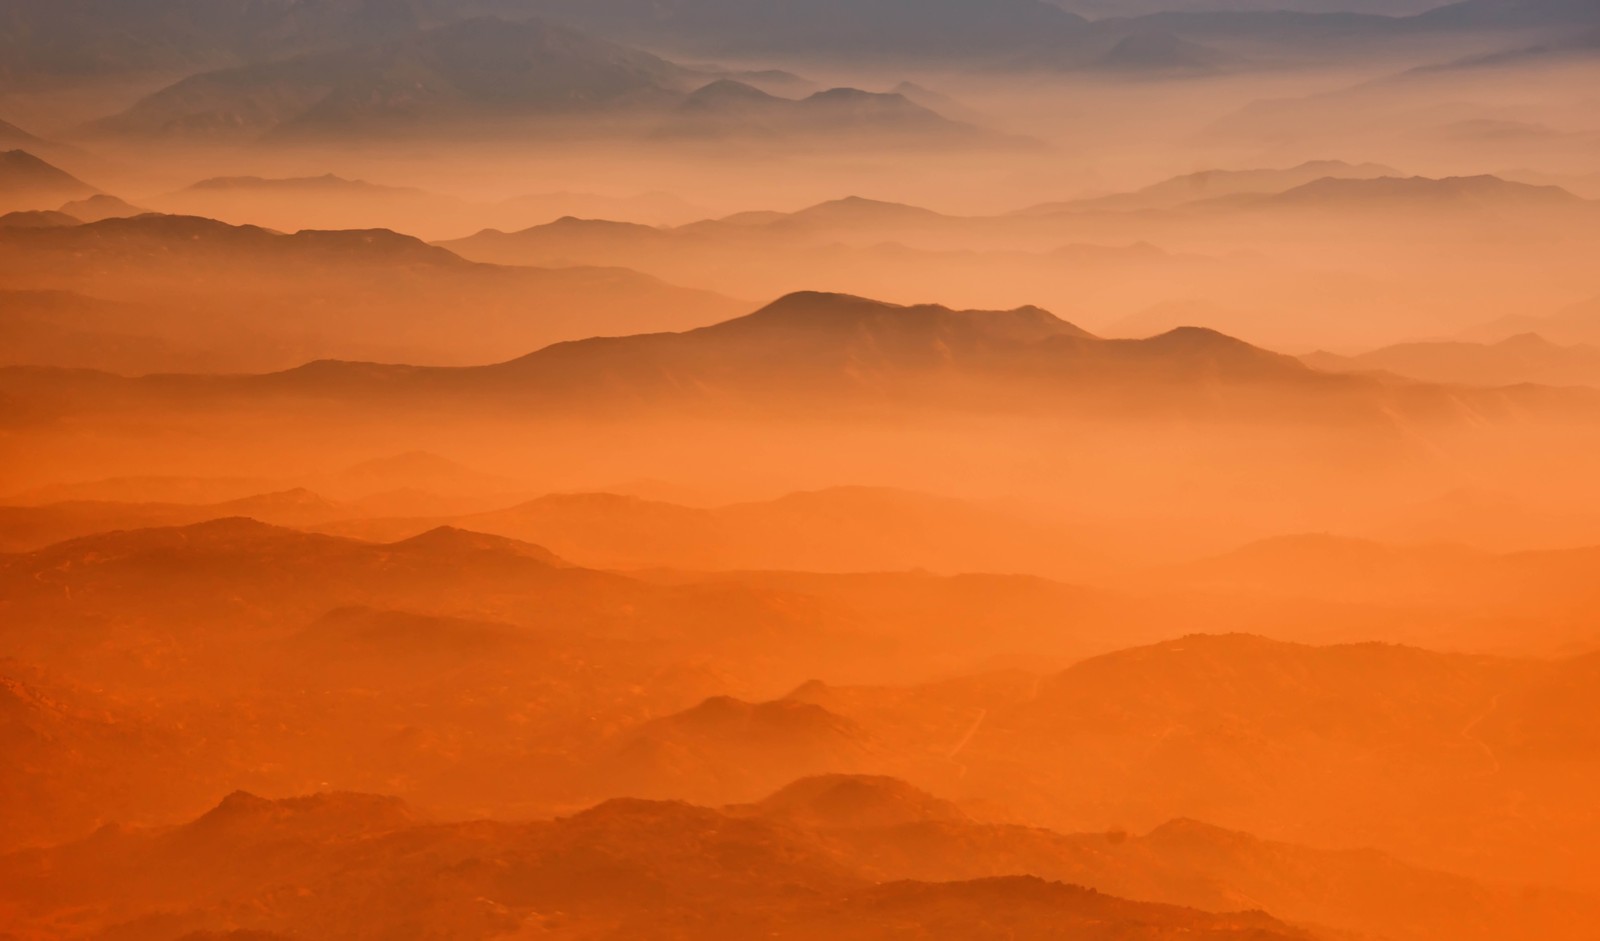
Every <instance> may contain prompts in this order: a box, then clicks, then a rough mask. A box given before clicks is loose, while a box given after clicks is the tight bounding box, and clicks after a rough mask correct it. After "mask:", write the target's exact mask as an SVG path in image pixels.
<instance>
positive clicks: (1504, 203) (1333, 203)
mask: <svg viewBox="0 0 1600 941" xmlns="http://www.w3.org/2000/svg"><path fill="white" fill-rule="evenodd" d="M1583 202H1584V201H1583V200H1580V199H1579V198H1578V197H1576V196H1574V195H1572V194H1571V193H1569V192H1567V191H1566V190H1564V189H1561V188H1560V187H1558V186H1533V185H1529V184H1527V183H1513V182H1510V181H1509V180H1502V179H1500V178H1499V177H1497V176H1490V175H1483V176H1470V177H1446V178H1443V179H1430V178H1428V177H1419V176H1414V177H1409V178H1403V179H1402V178H1399V177H1376V178H1372V179H1334V178H1327V179H1321V180H1316V181H1314V182H1311V183H1306V184H1304V185H1303V186H1297V187H1295V188H1293V189H1291V190H1288V191H1287V192H1283V193H1279V194H1277V195H1274V196H1264V197H1261V198H1259V199H1258V200H1256V201H1255V203H1254V204H1253V205H1255V206H1257V207H1263V208H1277V207H1282V208H1312V207H1318V208H1328V209H1361V208H1385V209H1394V208H1408V209H1427V208H1439V209H1543V208H1562V207H1571V206H1575V205H1579V204H1582V203H1583Z"/></svg>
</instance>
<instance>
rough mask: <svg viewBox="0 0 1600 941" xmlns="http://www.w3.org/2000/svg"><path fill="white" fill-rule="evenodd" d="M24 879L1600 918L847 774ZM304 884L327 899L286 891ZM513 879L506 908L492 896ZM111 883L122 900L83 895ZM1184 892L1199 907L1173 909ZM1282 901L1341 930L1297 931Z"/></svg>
mask: <svg viewBox="0 0 1600 941" xmlns="http://www.w3.org/2000/svg"><path fill="white" fill-rule="evenodd" d="M279 857H281V858H279ZM229 859H234V860H235V861H234V862H233V863H232V864H229V865H222V861H224V860H229ZM150 872H159V873H160V874H161V881H160V882H159V884H158V883H156V882H155V881H154V880H153V879H151V878H150V877H149V876H147V875H144V874H145V873H150ZM0 875H4V876H5V879H4V881H0V897H3V898H4V901H6V902H7V903H9V904H12V905H14V911H16V912H17V913H18V915H19V917H20V918H21V919H22V920H21V922H20V924H21V925H22V926H24V927H32V925H33V924H36V923H43V920H44V919H45V918H47V917H48V916H49V915H50V914H51V913H52V910H53V907H54V906H66V905H76V906H77V907H76V908H75V911H76V912H77V913H78V918H79V919H80V922H82V923H86V924H91V925H102V924H115V923H116V921H117V920H118V919H127V918H130V917H137V916H138V915H140V914H142V913H144V912H146V911H148V910H153V909H154V908H155V907H156V906H157V905H159V906H161V910H162V911H163V912H164V913H166V918H167V919H168V921H167V922H166V923H171V922H173V921H177V922H179V923H181V924H182V925H183V926H184V927H185V928H190V929H194V930H196V931H200V930H203V929H207V928H213V927H216V926H221V925H227V926H231V927H234V928H236V929H237V928H238V926H239V925H241V924H243V925H248V926H250V928H249V929H248V932H250V933H248V934H246V935H236V937H238V939H239V941H244V939H245V937H248V938H249V939H250V941H258V939H259V936H258V935H257V934H255V933H254V932H256V931H259V930H263V929H270V930H276V931H283V932H287V933H290V934H296V935H297V934H298V933H299V932H300V930H301V928H302V926H305V925H312V924H314V925H318V926H321V927H320V930H323V931H333V932H337V933H340V934H343V933H344V932H345V930H346V928H345V926H346V925H351V926H353V925H355V924H356V919H357V918H359V924H360V925H361V926H362V927H363V928H367V929H372V928H374V927H376V928H380V929H386V930H388V929H390V926H391V925H392V926H395V927H394V929H393V930H396V931H399V930H403V929H402V928H401V926H403V925H406V924H410V923H412V922H411V921H410V919H415V918H418V917H422V913H426V916H427V917H428V918H429V923H430V924H432V925H434V926H436V927H448V930H449V933H450V935H451V937H455V938H462V939H467V941H471V939H479V938H485V939H486V938H490V937H494V936H498V935H502V934H503V933H504V931H505V929H506V927H507V926H508V925H514V924H526V923H527V922H528V921H529V920H530V919H541V918H546V917H550V916H546V915H543V914H541V913H542V912H559V913H560V915H559V919H560V923H561V925H562V926H563V927H564V928H566V929H568V930H572V929H579V928H582V929H589V928H593V929H595V930H596V931H600V932H602V933H598V934H596V933H593V932H591V935H592V936H595V937H620V936H619V935H616V934H614V933H609V932H604V928H605V926H606V923H607V922H608V921H611V920H615V919H617V918H619V917H621V918H625V919H627V923H628V924H630V925H634V926H637V927H630V928H629V935H628V936H630V937H642V938H651V939H655V938H660V939H663V941H665V939H669V938H685V937H695V938H707V939H713V941H732V939H736V938H747V937H779V938H786V939H795V941H801V939H804V941H813V939H817V938H825V937H840V938H848V939H862V941H865V939H876V938H882V937H885V936H887V935H889V934H891V933H892V934H902V935H909V936H912V937H917V938H923V939H930V941H946V939H948V941H956V939H963V938H972V937H991V936H1001V937H1015V938H1018V939H1040V941H1043V939H1047V938H1060V937H1063V936H1064V935H1063V933H1062V932H1063V931H1066V932H1070V934H1069V935H1065V936H1070V937H1073V938H1084V939H1089V941H1112V939H1118V941H1174V939H1178V938H1195V939H1201V941H1208V939H1216V941H1221V939H1224V938H1229V939H1237V938H1249V939H1252V941H1310V939H1312V938H1321V937H1327V936H1329V935H1330V934H1334V935H1336V936H1337V934H1342V933H1345V932H1352V933H1353V932H1360V933H1363V934H1368V933H1376V932H1382V936H1384V937H1393V938H1399V939H1406V941H1422V939H1427V938H1430V937H1438V936H1439V932H1440V931H1448V932H1449V936H1450V937H1455V938H1461V939H1463V941H1489V939H1494V938H1501V937H1506V936H1508V935H1507V934H1506V933H1507V932H1515V931H1517V930H1522V929H1526V928H1530V927H1534V928H1536V929H1537V930H1539V931H1540V937H1547V938H1551V939H1559V941H1575V939H1577V938H1580V937H1582V935H1581V931H1582V930H1583V925H1582V923H1583V922H1584V921H1585V920H1586V919H1588V918H1591V917H1592V916H1593V913H1594V911H1595V903H1594V902H1593V901H1592V900H1589V899H1585V898H1583V897H1580V896H1577V895H1571V894H1565V893H1560V892H1555V891H1551V890H1548V889H1540V888H1535V887H1527V888H1509V887H1508V888H1499V887H1493V886H1486V885H1482V884H1478V883H1474V882H1472V881H1471V880H1468V879H1463V878H1461V877H1457V876H1451V875H1448V874H1444V873H1437V872H1430V871H1427V870H1422V869H1418V868H1416V867H1412V866H1408V865H1405V864H1404V863H1401V862H1399V861H1397V860H1394V859H1392V858H1389V857H1386V856H1384V855H1382V854H1378V853H1374V852H1371V851H1348V852H1340V851H1325V850H1314V849H1309V848H1306V847H1303V846H1297V845H1293V844H1287V843H1275V842H1269V841H1265V840H1261V839H1259V838H1256V837H1254V836H1251V835H1250V834H1246V833H1240V832H1234V831H1228V830H1224V829H1222V828H1218V827H1214V826H1209V825H1206V824H1202V823H1198V822H1196V821H1192V820H1175V821H1171V822H1168V823H1165V824H1163V825H1161V826H1160V827H1157V828H1155V829H1154V830H1152V831H1151V832H1149V833H1148V834H1146V835H1142V836H1129V835H1127V834H1116V833H1080V834H1063V833H1054V832H1051V831H1047V830H1041V829H1034V828H1024V827H1015V826H996V825H991V824H984V823H979V822H975V821H973V820H971V819H970V818H968V817H967V816H966V815H965V814H963V813H961V812H960V811H959V810H957V809H955V808H954V807H953V806H951V805H950V804H949V803H948V802H945V801H941V800H939V799H938V798H936V797H933V796H932V795H929V794H926V793H924V792H921V791H918V790H917V789H916V788H913V787H910V786H908V785H906V784H905V783H904V782H901V781H897V780H894V779H892V778H882V777H866V776H841V775H832V776H824V777H818V778H811V779H806V780H801V781H798V782H795V783H794V784H792V785H790V786H788V787H786V788H784V789H782V790H780V791H779V792H777V793H775V794H773V795H771V796H769V797H767V798H766V799H764V800H762V801H760V802H759V803H756V804H751V805H746V806H737V807H727V808H723V809H721V810H712V809H709V808H704V807H695V806H690V805H687V804H681V803H665V802H651V801H641V800H613V801H608V802H606V803H603V804H600V805H598V806H594V807H590V808H588V809H586V810H583V811H581V812H578V813H574V814H570V815H567V816H562V817H559V818H557V819H554V820H548V821H540V822H534V823H500V822H492V821H473V822H469V823H440V822H433V821H429V820H428V819H426V817H425V816H424V815H422V814H420V813H418V812H417V811H415V810H413V809H412V808H411V807H409V806H407V805H406V804H404V803H401V802H399V801H396V800H394V799H392V798H384V797H379V796H375V795H368V794H359V793H340V792H330V793H320V794H314V795H310V796H306V797H298V798H289V799H281V800H268V799H264V798H261V797H258V796H256V795H254V794H251V793H248V792H242V791H239V792H235V793H232V794H230V795H229V796H228V797H226V798H224V799H223V800H222V801H221V802H220V803H218V804H216V805H215V806H214V807H213V808H212V809H211V810H209V811H208V812H206V813H204V814H202V815H201V816H199V817H198V818H196V819H193V820H191V821H189V822H187V823H184V824H182V825H179V826H175V827H164V828H150V829H133V828H128V829H121V828H107V829H105V830H104V831H102V832H100V833H97V834H95V835H94V836H92V837H90V838H89V839H87V840H83V841H80V842H77V843H71V844H66V845H63V846H58V847H54V848H51V849H48V850H40V851H35V852H33V853H29V854H12V855H9V856H3V857H0ZM286 879H287V880H293V883H294V884H295V885H297V886H304V887H305V889H306V891H305V894H303V895H300V896H298V898H297V900H296V902H295V903H294V904H292V905H286V904H281V903H279V904H265V903H264V901H263V900H265V899H267V898H272V897H273V896H272V895H271V894H270V893H272V891H273V889H274V888H275V887H276V886H279V885H281V884H282V882H283V880H286ZM1055 880H1059V881H1055ZM90 886H92V887H93V889H92V890H91V889H90V888H89V887H90ZM1086 886H1087V887H1086ZM490 891H493V892H495V893H496V895H497V896H498V898H497V899H496V904H495V905H494V906H492V907H491V906H486V905H483V904H471V903H472V902H475V901H478V900H479V899H482V898H486V897H487V896H484V895H483V893H485V892H490ZM91 892H95V893H98V894H96V895H91ZM1119 893H1120V894H1121V896H1122V897H1120V898H1119ZM107 897H109V898H110V899H113V900H115V901H116V902H118V903H120V904H118V905H116V906H112V905H105V906H104V907H98V906H90V905H86V904H82V903H83V902H86V901H90V900H92V901H101V900H103V899H105V898H107ZM1129 897H1138V898H1144V899H1149V900H1151V901H1145V902H1129V901H1124V900H1123V898H1129ZM1180 898H1182V899H1193V901H1187V902H1177V903H1174V902H1173V901H1172V900H1174V899H1180ZM1158 900H1165V904H1157V901H1158ZM1246 906H1251V907H1249V908H1248V909H1247V908H1246ZM1263 908H1265V909H1270V910H1274V911H1282V912H1286V913H1289V914H1285V915H1283V916H1281V917H1283V918H1287V919H1291V920H1292V921H1293V922H1294V923H1297V924H1305V923H1311V924H1316V925H1318V926H1319V927H1318V928H1317V929H1316V931H1315V932H1314V933H1313V932H1311V931H1307V930H1303V929H1296V928H1291V927H1289V926H1288V925H1287V924H1285V923H1284V922H1281V921H1278V920H1276V919H1275V918H1273V917H1272V916H1269V915H1267V914H1265V913H1263V911H1262V909H1263ZM356 912H359V913H360V914H359V916H358V915H356V914H355V913H356ZM913 932H914V934H913ZM195 937H202V935H198V934H197V935H195ZM205 937H210V936H209V935H206V936H205ZM230 937H235V936H230Z"/></svg>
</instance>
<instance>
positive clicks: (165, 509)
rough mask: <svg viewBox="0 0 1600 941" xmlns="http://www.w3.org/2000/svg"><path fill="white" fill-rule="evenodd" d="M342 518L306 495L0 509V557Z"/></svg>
mask: <svg viewBox="0 0 1600 941" xmlns="http://www.w3.org/2000/svg"><path fill="white" fill-rule="evenodd" d="M345 512H348V511H341V510H340V508H339V507H338V506H337V505H335V504H333V503H330V502H328V501H326V500H323V499H322V498H321V497H318V496H317V495H316V494H314V493H311V492H310V491H308V490H289V491H284V492H281V493H270V494H261V495H260V496H254V497H246V498H243V499H239V500H229V501H226V502H223V503H213V504H182V503H112V502H103V501H102V502H96V501H75V502H67V503H51V504H44V505H42V506H6V507H0V552H22V551H32V550H35V549H42V548H44V547H46V546H49V545H53V544H55V543H59V542H66V541H67V540H69V539H78V538H81V537H84V536H91V535H94V534H95V533H103V532H110V531H113V530H124V529H146V528H150V527H155V526H188V525H193V524H196V523H202V522H205V521H207V520H215V519H226V518H229V517H240V516H248V517H251V518H253V519H258V520H262V521H264V522H268V523H273V524H276V525H280V526H307V525H311V524H315V523H321V522H327V521H329V520H333V519H337V518H339V517H340V516H341V515H343V513H345Z"/></svg>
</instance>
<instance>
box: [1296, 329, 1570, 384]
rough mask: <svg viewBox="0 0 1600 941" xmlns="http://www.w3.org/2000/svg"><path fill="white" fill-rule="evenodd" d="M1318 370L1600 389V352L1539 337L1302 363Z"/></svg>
mask: <svg viewBox="0 0 1600 941" xmlns="http://www.w3.org/2000/svg"><path fill="white" fill-rule="evenodd" d="M1302 358H1303V359H1304V360H1305V361H1306V362H1307V363H1310V364H1311V365H1312V366H1315V367H1316V368H1318V369H1324V370H1329V371H1338V372H1358V371H1363V370H1382V371H1385V372H1390V373H1395V374H1397V375H1401V376H1407V377H1410V378H1412V379H1419V380H1421V381H1423V382H1440V383H1459V384H1463V385H1481V386H1505V385H1516V384H1518V383H1539V384H1542V385H1552V386H1567V385H1589V386H1592V385H1600V348H1597V347H1594V346H1587V345H1580V346H1561V345H1559V344H1556V343H1551V342H1550V341H1549V340H1546V339H1544V338H1543V337H1541V336H1539V335H1538V334H1535V333H1524V334H1519V335H1517V336H1513V337H1507V338H1506V339H1504V340H1501V341H1499V342H1498V343H1493V344H1480V343H1462V342H1446V341H1438V342H1430V343H1402V344H1399V345H1396V346H1390V347H1384V348H1383V349H1378V350H1373V351H1371V352H1369V353H1362V354H1360V355H1358V356H1336V355H1334V354H1331V353H1314V354H1311V355H1310V356H1306V357H1302Z"/></svg>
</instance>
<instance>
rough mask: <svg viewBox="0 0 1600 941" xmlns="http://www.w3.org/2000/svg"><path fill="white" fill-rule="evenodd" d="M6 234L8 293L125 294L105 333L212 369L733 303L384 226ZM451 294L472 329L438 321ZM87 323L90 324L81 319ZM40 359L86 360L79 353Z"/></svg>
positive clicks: (163, 223)
mask: <svg viewBox="0 0 1600 941" xmlns="http://www.w3.org/2000/svg"><path fill="white" fill-rule="evenodd" d="M0 246H3V247H0V277H3V278H4V279H5V282H6V283H7V284H8V285H9V286H10V287H11V288H12V290H17V291H23V290H26V291H34V292H41V291H42V292H60V291H70V292H73V293H77V294H90V295H95V296H97V297H100V298H104V299H107V300H114V301H118V302H121V303H122V304H124V305H127V308H128V311H129V314H130V316H131V315H133V314H134V309H137V316H136V318H135V319H132V320H128V321H122V320H120V319H118V318H116V317H115V316H114V314H115V310H116V308H115V307H111V308H110V309H107V310H105V311H103V314H102V315H101V316H99V317H97V321H98V328H97V330H96V332H98V331H99V330H104V331H106V332H107V333H112V334H122V335H131V336H144V337H151V338H156V339H160V340H163V341H166V342H167V343H170V344H172V345H174V346H177V347H181V348H187V349H191V350H195V349H198V350H208V351H210V352H211V353H212V354H213V358H212V363H211V365H210V366H208V367H206V368H207V369H213V370H236V369H241V368H242V369H246V370H249V369H259V368H263V367H265V368H278V367H285V366H289V365H292V364H296V363H303V362H305V361H307V360H310V359H316V358H319V357H327V356H340V357H348V358H364V359H379V360H396V359H401V360H404V359H410V360H412V361H425V360H426V359H427V358H429V357H441V358H442V359H441V360H436V361H445V362H451V361H453V362H456V363H472V362H480V363H481V362H488V361H496V360H503V359H505V358H506V357H508V356H511V355H515V354H518V353H521V352H525V351H526V350H528V349H531V348H535V347H538V346H541V345H543V344H545V343H548V342H552V341H555V340H561V339H571V338H574V337H576V336H592V335H594V334H595V333H613V332H633V331H638V330H650V329H663V328H667V329H670V328H675V327H678V328H681V327H685V326H692V325H698V324H701V323H708V322H712V321H715V320H716V319H718V318H719V317H722V316H727V315H729V314H731V313H732V312H733V311H734V310H736V309H737V308H738V307H739V305H738V304H737V303H735V302H732V301H729V300H726V299H723V298H719V297H717V296H716V295H712V294H708V293H703V292H698V291H690V290H686V289H681V288H674V287H671V286H668V285H666V284H664V283H662V282H659V281H656V280H654V279H652V278H648V277H645V276H643V275H637V274H633V273H631V272H625V271H620V270H616V269H607V270H600V269H592V268H589V269H585V268H573V269H566V270H560V271H551V270H537V269H528V268H502V267H496V266H489V265H480V264H473V263H470V262H467V261H465V260H463V259H461V258H460V257H458V256H456V255H454V254H452V253H450V252H448V251H446V250H445V249H442V248H437V247H434V246H429V245H427V244H425V243H423V242H421V241H419V240H417V239H414V238H411V237H409V236H405V235H400V234H398V233H395V232H393V231H388V230H381V229H380V230H367V231H331V232H330V231H303V232H299V233H297V234H294V235H284V234H280V233H276V232H271V231H268V230H266V229H262V228H259V227H255V226H231V225H227V224H225V223H221V222H217V221H214V220H209V219H202V218H196V217H186V216H162V215H147V216H140V217H136V218H130V219H118V218H112V219H106V220H103V221H101V222H97V223H91V224H88V225H82V226H75V227H72V228H59V229H43V230H16V229H11V230H0ZM443 304H449V305H450V306H451V308H452V309H455V310H458V311H460V312H461V314H462V316H464V317H467V318H468V319H469V320H470V322H472V323H475V324H476V326H475V327H473V328H471V329H463V326H462V325H463V323H464V322H465V321H461V320H456V321H454V322H453V323H449V324H446V323H443V322H441V321H439V319H438V318H437V316H436V315H437V311H438V309H439V307H440V305H443ZM530 309H536V310H538V311H539V315H538V316H530V315H529V311H530ZM219 312H221V315H220V316H219ZM88 329H89V324H88V322H87V321H85V322H84V323H83V324H82V325H81V327H80V329H79V332H83V331H86V330H88ZM430 351H431V352H430ZM35 362H36V364H38V365H82V364H83V359H82V357H81V356H78V357H77V358H76V361H75V362H72V361H68V360H63V359H61V358H59V357H57V358H53V359H40V360H36V361H35ZM163 368H167V369H170V368H172V361H171V360H170V359H168V360H163V359H159V358H152V359H149V360H143V361H142V363H141V361H140V359H139V358H138V357H135V356H132V355H128V356H126V357H124V358H122V359H121V365H119V371H129V372H149V371H152V370H158V369H163ZM184 368H186V369H187V368H192V367H184Z"/></svg>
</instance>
